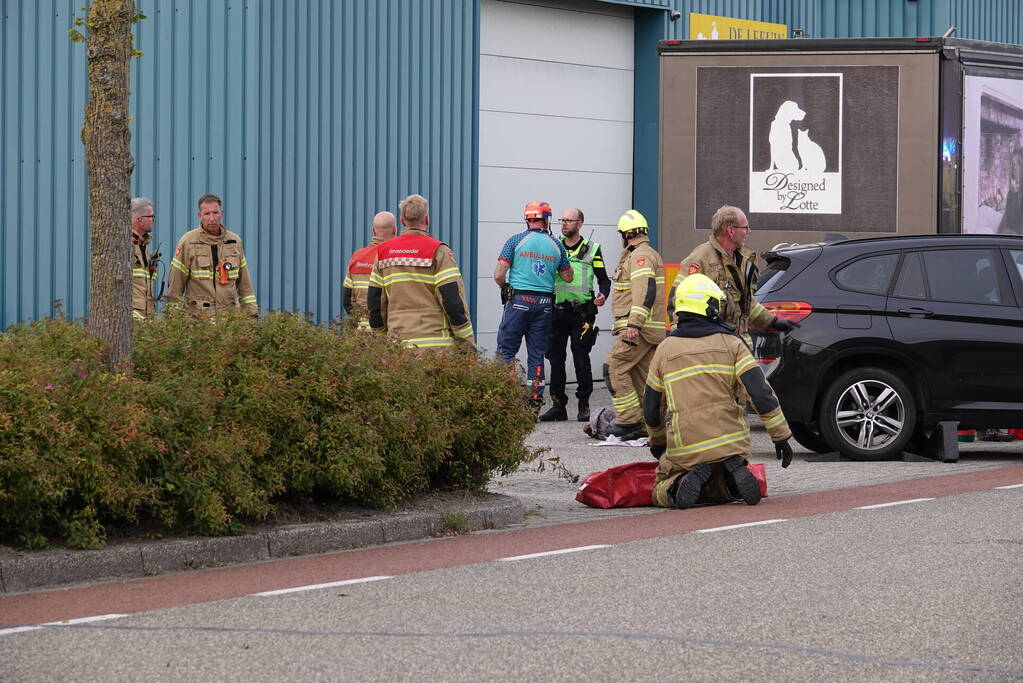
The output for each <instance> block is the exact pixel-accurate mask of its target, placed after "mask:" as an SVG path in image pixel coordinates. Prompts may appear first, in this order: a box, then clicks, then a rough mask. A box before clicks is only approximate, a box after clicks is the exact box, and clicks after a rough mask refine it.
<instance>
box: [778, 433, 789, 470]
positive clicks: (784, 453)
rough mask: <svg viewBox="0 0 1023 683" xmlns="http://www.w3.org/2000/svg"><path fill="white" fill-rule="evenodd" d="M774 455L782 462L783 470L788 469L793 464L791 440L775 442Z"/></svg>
mask: <svg viewBox="0 0 1023 683" xmlns="http://www.w3.org/2000/svg"><path fill="white" fill-rule="evenodd" d="M774 454H775V455H776V456H778V459H779V460H781V466H782V469H784V468H786V467H788V466H789V463H790V462H792V446H790V445H789V440H788V439H782V440H781V441H775V442H774Z"/></svg>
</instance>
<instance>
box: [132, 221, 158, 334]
mask: <svg viewBox="0 0 1023 683" xmlns="http://www.w3.org/2000/svg"><path fill="white" fill-rule="evenodd" d="M151 239H152V238H151V237H150V235H148V234H147V235H145V236H142V237H139V236H138V235H136V234H135V233H132V235H131V247H132V257H131V315H132V318H134V319H136V320H148V319H149V318H152V317H153V316H154V315H155V314H156V300H155V299H153V280H155V279H156V270H155V269H154V270H150V269H149V259H150V258H151V256H152V254H149V253H148V252H144V250H145V249H147V248H148V247H149V243H150V241H151Z"/></svg>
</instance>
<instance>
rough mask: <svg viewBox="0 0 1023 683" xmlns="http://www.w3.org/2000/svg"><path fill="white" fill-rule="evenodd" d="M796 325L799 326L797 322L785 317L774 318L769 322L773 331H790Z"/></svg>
mask: <svg viewBox="0 0 1023 683" xmlns="http://www.w3.org/2000/svg"><path fill="white" fill-rule="evenodd" d="M797 327H799V323H794V322H792V321H791V320H786V319H785V318H775V319H774V322H773V323H771V330H773V331H775V332H791V331H792V330H794V329H796V328H797Z"/></svg>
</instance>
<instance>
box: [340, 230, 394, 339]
mask: <svg viewBox="0 0 1023 683" xmlns="http://www.w3.org/2000/svg"><path fill="white" fill-rule="evenodd" d="M382 242H384V240H382V239H380V238H379V237H377V236H376V235H374V236H373V240H372V241H371V242H370V243H369V246H366V247H363V248H362V249H358V250H356V251H355V253H353V254H352V258H351V259H350V260H349V261H348V272H347V273H346V274H345V280H344V282H343V283H342V285H341V307H342V308H344V311H345V314H346V315H358V316H359V317H360V319H359V327H360V328H363V329H369V307H368V306H367V304H366V297H367V295H368V292H369V277H370V275H372V274H373V262H374V261H376V259H377V246H378V245H380V244H381V243H382Z"/></svg>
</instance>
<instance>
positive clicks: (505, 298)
mask: <svg viewBox="0 0 1023 683" xmlns="http://www.w3.org/2000/svg"><path fill="white" fill-rule="evenodd" d="M513 296H515V290H514V289H512V286H511V283H510V282H505V283H504V284H503V285H501V305H502V306H503V305H504V304H506V303H508V302H509V301H511V300H512V297H513Z"/></svg>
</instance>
